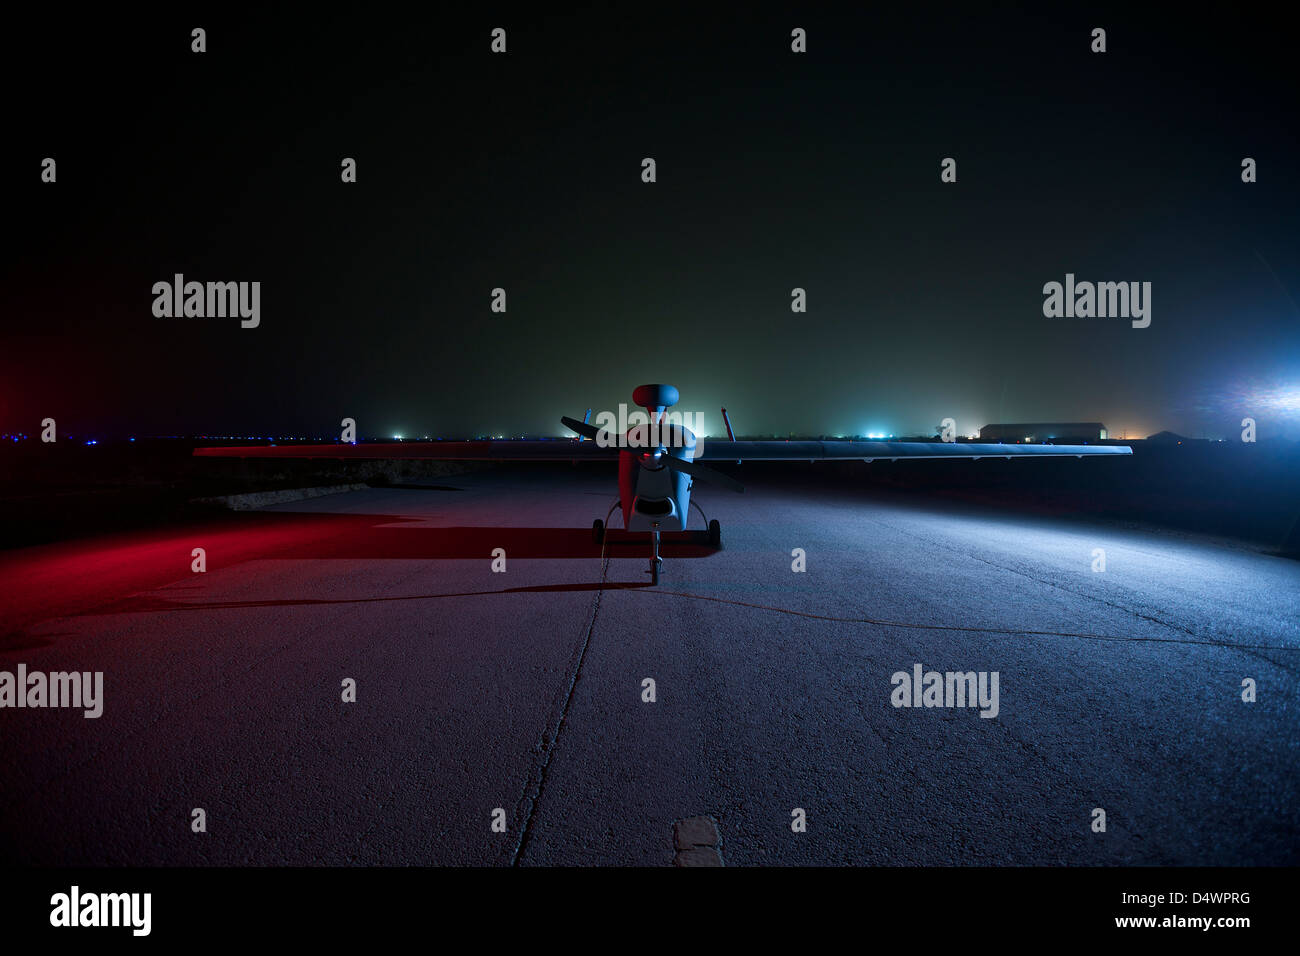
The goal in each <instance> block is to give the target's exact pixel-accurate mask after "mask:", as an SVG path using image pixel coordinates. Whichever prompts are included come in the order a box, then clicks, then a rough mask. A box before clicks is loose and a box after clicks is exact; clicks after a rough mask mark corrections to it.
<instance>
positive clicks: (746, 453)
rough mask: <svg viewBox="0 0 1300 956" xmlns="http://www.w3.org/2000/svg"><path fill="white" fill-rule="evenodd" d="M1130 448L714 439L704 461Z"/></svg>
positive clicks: (1022, 454) (1118, 450)
mask: <svg viewBox="0 0 1300 956" xmlns="http://www.w3.org/2000/svg"><path fill="white" fill-rule="evenodd" d="M1131 454H1133V449H1131V448H1129V447H1128V446H1127V445H1032V444H1025V445H1019V444H1015V445H1002V444H989V443H980V444H977V443H974V442H921V441H720V440H719V441H708V440H706V441H705V442H704V451H703V452H702V453H701V454H700V455H699V456H698V457H697V460H698V461H827V460H841V461H844V460H854V461H876V460H887V461H893V460H895V459H898V458H977V459H978V458H1026V457H1028V458H1038V457H1043V456H1056V457H1078V458H1082V457H1083V456H1084V455H1131Z"/></svg>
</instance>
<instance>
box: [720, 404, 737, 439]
mask: <svg viewBox="0 0 1300 956" xmlns="http://www.w3.org/2000/svg"><path fill="white" fill-rule="evenodd" d="M722 422H723V424H724V425H726V426H727V440H728V441H735V440H736V433H735V432H733V431H732V430H731V419H730V418H728V417H727V409H726V406H723V408H722Z"/></svg>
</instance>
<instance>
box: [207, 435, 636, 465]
mask: <svg viewBox="0 0 1300 956" xmlns="http://www.w3.org/2000/svg"><path fill="white" fill-rule="evenodd" d="M610 451H611V449H608V448H601V447H599V446H598V445H597V444H596V443H595V442H592V441H584V442H579V441H574V440H573V439H569V438H552V439H533V440H530V439H508V438H506V439H497V440H494V441H399V442H365V443H364V444H357V445H313V444H310V443H308V442H290V443H288V444H284V445H228V446H224V447H219V448H195V449H194V454H195V456H196V457H199V458H326V459H330V458H332V459H342V458H355V459H358V460H385V461H386V460H389V459H399V458H425V459H429V460H431V461H609V459H610Z"/></svg>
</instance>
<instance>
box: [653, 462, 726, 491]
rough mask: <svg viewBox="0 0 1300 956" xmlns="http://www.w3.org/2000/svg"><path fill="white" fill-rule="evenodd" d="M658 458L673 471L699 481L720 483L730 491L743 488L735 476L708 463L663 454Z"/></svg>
mask: <svg viewBox="0 0 1300 956" xmlns="http://www.w3.org/2000/svg"><path fill="white" fill-rule="evenodd" d="M659 460H660V461H661V462H662V463H663V464H665V465H667V466H668V467H669V468H671V469H673V470H674V471H684V472H686V474H688V475H690V476H691V477H692V478H698V479H700V480H701V481H707V482H710V483H712V484H715V485H722V487H724V488H730V489H731V490H732V491H740V492H743V491H744V490H745V486H744V485H742V484H741V483H740V482H738V481H737V480H736V479H735V478H732V477H731V476H730V475H724V474H723V473H722V472H720V471H716V470H714V469H713V468H710V467H709V466H708V465H701V464H700V463H699V462H696V461H690V460H689V459H686V458H674V457H673V456H672V455H664V456H663V457H662V458H660V459H659Z"/></svg>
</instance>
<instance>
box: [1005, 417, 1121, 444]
mask: <svg viewBox="0 0 1300 956" xmlns="http://www.w3.org/2000/svg"><path fill="white" fill-rule="evenodd" d="M1106 436H1107V432H1106V426H1105V425H1103V424H1102V423H1101V422H1012V423H1010V424H1004V425H985V426H984V427H983V428H981V429H980V441H1000V442H1017V441H1018V442H1044V441H1054V442H1060V443H1062V444H1066V445H1069V444H1079V443H1082V442H1090V441H1105V440H1106Z"/></svg>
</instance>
